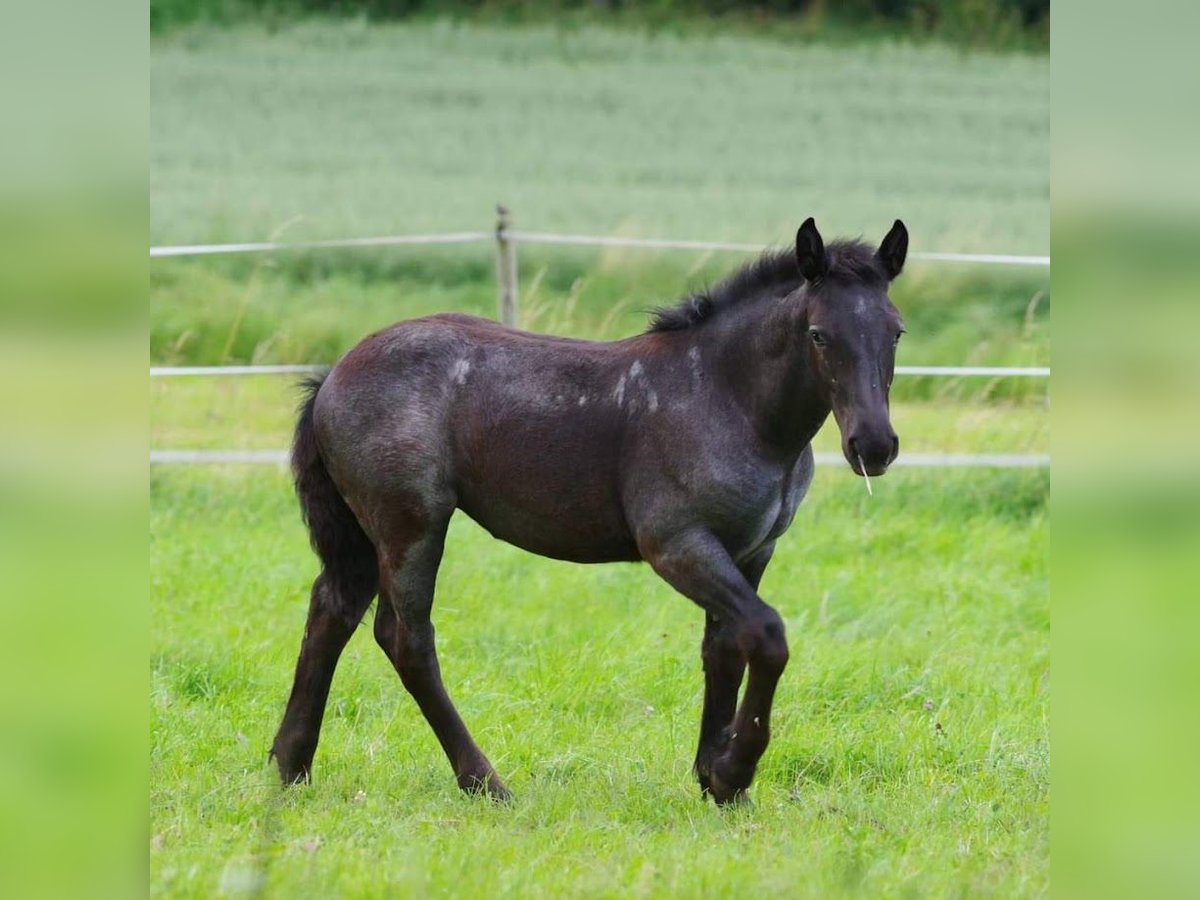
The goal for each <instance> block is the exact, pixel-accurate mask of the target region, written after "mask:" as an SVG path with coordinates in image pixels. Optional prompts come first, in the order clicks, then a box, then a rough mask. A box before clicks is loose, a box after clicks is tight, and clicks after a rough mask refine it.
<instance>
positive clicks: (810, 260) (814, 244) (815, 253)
mask: <svg viewBox="0 0 1200 900" xmlns="http://www.w3.org/2000/svg"><path fill="white" fill-rule="evenodd" d="M796 262H797V263H799V265H800V274H801V275H803V276H804V280H805V281H815V280H816V279H818V278H820V277H821V276H822V275H824V274H825V273H826V272H827V271H828V269H829V265H828V263H827V262H826V259H825V242H824V241H823V240H821V233H820V232H819V231H817V223H816V222H814V221H813V220H812V216H809V217H808V218H807V219H805V220H804V224H803V225H801V226H800V230H799V231H797V232H796Z"/></svg>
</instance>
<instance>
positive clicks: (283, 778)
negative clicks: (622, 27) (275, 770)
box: [267, 750, 312, 787]
mask: <svg viewBox="0 0 1200 900" xmlns="http://www.w3.org/2000/svg"><path fill="white" fill-rule="evenodd" d="M267 757H268V758H269V759H274V760H275V765H276V766H278V767H279V780H280V782H281V783H282V784H283V786H284V787H291V786H292V785H294V784H308V783H309V782H310V781H312V774H311V772H310V771H309V769H310V765H306V764H304V763H297V762H294V761H289V760H285V759H284V757H283V756H281V755H280V754H279V753H277V752H276V751H275V750H271V752H270V753H268V754H267Z"/></svg>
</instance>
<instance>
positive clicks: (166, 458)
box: [150, 207, 1050, 468]
mask: <svg viewBox="0 0 1200 900" xmlns="http://www.w3.org/2000/svg"><path fill="white" fill-rule="evenodd" d="M497 214H498V219H497V222H496V227H495V230H494V231H490V232H489V231H458V232H449V233H445V234H408V235H383V236H379V237H364V238H341V239H335V240H322V241H296V242H281V241H265V242H252V243H241V244H187V245H180V246H159V247H151V248H150V258H151V259H161V258H165V257H190V256H214V255H223V254H234V253H267V252H284V251H295V250H323V249H345V248H356V247H397V246H406V245H431V244H474V243H484V242H494V243H495V247H496V279H497V306H498V310H499V318H500V320H501V321H502V322H504V323H505V324H506V325H516V324H517V318H518V309H519V307H518V302H519V299H518V298H519V293H518V275H517V255H516V248H517V245H518V244H543V245H560V246H578V247H630V248H643V249H648V250H692V251H720V252H734V253H758V252H760V251H761V250H762V249H763V248H762V246H761V245H759V244H743V243H733V242H729V241H693V240H674V239H667V238H631V237H619V236H601V235H587V234H558V233H553V232H544V231H520V230H516V229H513V228H512V226H511V221H510V219H509V213H508V210H507V209H505V208H504V207H497ZM909 258H910V259H913V260H920V261H923V262H934V263H962V264H970V265H1003V266H1026V267H1029V266H1033V267H1049V265H1050V257H1049V256H1016V255H1012V254H1006V253H941V252H914V253H910V254H909ZM325 368H327V367H326V366H319V365H261V366H154V367H152V368H151V369H150V377H151V378H175V377H189V376H234V375H237V376H242V375H291V374H304V373H308V372H318V371H321V370H323V369H325ZM896 374H897V375H911V376H933V377H965V378H975V377H981V378H1047V377H1049V375H1050V369H1049V368H1048V367H1040V366H1030V367H1019V366H897V367H896ZM816 456H817V464H818V465H836V464H840V463H841V462H842V459H841V457H840V456H839V455H838V454H826V453H818V454H817V455H816ZM287 459H288V454H287V451H286V450H151V451H150V462H151V463H152V464H154V465H171V464H176V465H179V464H258V465H286V464H287ZM1049 464H1050V457H1049V456H1048V455H1045V454H995V453H985V454H953V453H949V454H948V453H908V454H904V455H903V456H901V457H900V458H899V459H898V460H896V462H895V463H894V465H896V466H909V467H918V468H962V467H971V468H976V467H987V468H1031V467H1034V468H1036V467H1042V466H1048V465H1049Z"/></svg>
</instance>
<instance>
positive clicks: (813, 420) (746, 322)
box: [712, 299, 829, 456]
mask: <svg viewBox="0 0 1200 900" xmlns="http://www.w3.org/2000/svg"><path fill="white" fill-rule="evenodd" d="M800 338H801V335H799V334H798V328H797V324H796V321H795V316H794V311H793V310H789V309H788V308H787V307H786V306H784V304H783V302H781V301H779V300H774V299H766V300H759V301H756V302H755V303H754V305H753V306H750V305H749V304H748V305H747V308H746V310H745V311H744V312H743V313H741V315H737V316H736V318H732V319H731V320H730V321H729V322H728V323H727V325H726V327H725V328H721V329H715V330H714V333H713V338H712V339H713V340H714V341H715V343H716V345H717V346H716V347H715V348H714V351H715V352H714V356H715V358H716V359H717V360H718V366H719V367H720V370H721V374H722V376H723V380H724V381H725V382H726V383H727V384H728V386H729V388H730V390H732V392H733V394H734V395H735V397H736V398H737V400H738V402H739V403H740V404H742V406H743V408H744V409H745V411H746V414H747V417H748V418H749V419H750V420H751V421H752V422H753V423H754V427H755V430H756V431H757V433H758V435H759V437H760V439H761V440H763V442H764V443H766V444H767V445H769V446H770V447H771V449H773V450H774V451H775V452H777V453H778V454H780V455H781V456H794V455H796V454H798V453H800V451H801V450H803V449H804V448H805V447H806V446H808V444H809V443H810V442H811V441H812V439H813V437H814V435H816V433H817V431H818V430H819V429H820V427H821V425H822V424H824V422H825V420H826V419H827V418H828V417H829V405H828V403H827V402H826V401H824V400H823V398H822V396H821V391H820V390H819V387H818V385H817V384H816V383H815V382H814V380H813V378H812V375H811V373H810V371H809V369H808V366H807V363H806V360H805V357H804V353H803V350H802V348H801V345H800V343H799V340H800Z"/></svg>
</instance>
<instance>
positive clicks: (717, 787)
mask: <svg viewBox="0 0 1200 900" xmlns="http://www.w3.org/2000/svg"><path fill="white" fill-rule="evenodd" d="M705 793H706V794H708V795H711V796H712V798H713V800H714V801H715V802H716V804H717V806H719V807H721V808H722V809H729V808H732V807H735V806H737V807H743V808H746V807H750V806H753V805H754V804H752V803H751V802H750V795H749V794H748V793H746V789H745V788H735V787H731V786H730V785H728V784H726V783H725V782H723V781H722V780H721V777H720V776H719V775H717V774H716V773H715V772H714V773H711V774H710V775H709V777H708V786H707V788H706V789H705Z"/></svg>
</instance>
